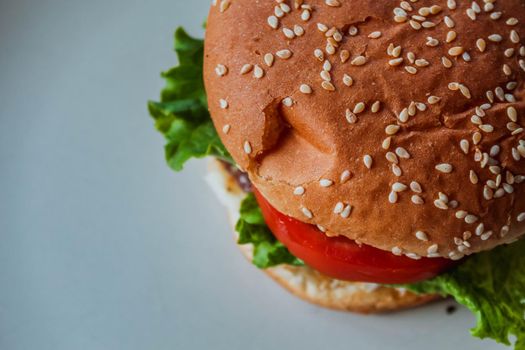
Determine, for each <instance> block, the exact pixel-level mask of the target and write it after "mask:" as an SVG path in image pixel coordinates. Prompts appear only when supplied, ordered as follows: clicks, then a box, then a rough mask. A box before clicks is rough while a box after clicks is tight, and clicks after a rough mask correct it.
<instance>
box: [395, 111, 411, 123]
mask: <svg viewBox="0 0 525 350" xmlns="http://www.w3.org/2000/svg"><path fill="white" fill-rule="evenodd" d="M408 117H409V115H408V109H407V108H405V109H403V110H402V111H401V113H399V116H398V117H397V118H398V119H399V121H400V122H401V123H406V122H407V121H408Z"/></svg>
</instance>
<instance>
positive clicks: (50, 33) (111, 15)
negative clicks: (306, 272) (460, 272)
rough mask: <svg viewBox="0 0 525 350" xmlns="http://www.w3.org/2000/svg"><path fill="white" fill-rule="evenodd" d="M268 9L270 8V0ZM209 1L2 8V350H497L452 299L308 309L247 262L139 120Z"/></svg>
mask: <svg viewBox="0 0 525 350" xmlns="http://www.w3.org/2000/svg"><path fill="white" fill-rule="evenodd" d="M268 1H270V0H268ZM207 9H208V2H207V1H195V0H192V1H189V0H188V1H180V0H170V1H167V0H155V1H133V0H129V1H124V0H120V1H119V0H90V1H80V0H69V1H66V0H63V1H60V0H40V1H35V0H33V1H30V0H11V1H7V0H0V196H1V197H0V238H1V240H0V349H2V350H4V349H5V350H22V349H28V350H29V349H31V350H33V349H39V350H47V349H49V350H51V349H52V350H62V349H64V350H66V349H68V350H82V349H90V350H102V349H111V350H119V349H123V350H134V349H137V350H138V349H144V350H163V349H166V350H168V349H170V350H172V349H216V350H219V349H225V350H231V349H266V350H270V349H303V350H307V349H331V350H332V349H333V350H336V349H381V350H384V349H405V350H406V349H462V350H467V349H480V348H483V349H495V348H499V347H496V346H495V345H494V344H493V343H492V342H491V341H485V342H482V341H478V340H474V339H472V338H471V337H470V335H469V334H468V329H469V327H470V326H472V325H473V324H474V318H473V316H471V315H470V314H469V313H468V312H467V311H466V310H464V309H460V310H458V312H456V313H454V314H453V315H446V313H445V308H446V306H447V305H449V304H451V302H444V303H438V304H435V305H433V306H429V307H425V308H422V309H418V310H415V311H409V312H403V313H399V314H395V315H388V316H368V317H363V316H357V315H352V314H347V313H340V312H333V311H328V310H323V309H320V308H317V307H315V306H311V305H309V304H306V303H304V302H302V301H300V300H298V299H296V298H294V297H291V296H290V295H289V294H288V293H287V292H285V291H284V290H282V289H280V288H279V287H277V286H276V285H275V284H274V283H273V282H272V281H270V280H269V279H268V278H267V277H266V276H265V275H264V274H263V273H261V272H259V271H257V270H256V269H255V268H254V267H252V266H251V265H250V264H248V263H247V262H246V261H244V259H243V258H242V257H241V255H240V254H239V253H238V251H237V248H236V247H235V245H234V244H233V241H232V235H231V229H230V228H229V226H228V223H227V219H226V215H225V213H224V212H223V210H222V208H221V207H220V206H219V205H218V203H217V201H216V200H215V199H214V198H213V196H212V195H211V192H210V190H209V189H208V188H207V187H206V185H205V183H204V181H203V179H202V177H203V175H204V174H205V168H206V165H205V162H202V161H194V162H192V163H191V164H190V165H189V166H188V167H187V169H186V171H184V172H182V173H180V174H175V173H173V172H172V171H170V170H169V169H168V167H167V166H166V165H165V162H164V159H163V152H162V145H163V141H162V138H161V136H160V135H159V134H157V133H156V132H155V130H154V128H153V124H152V121H151V120H150V118H149V117H148V114H147V110H146V101H147V100H148V99H154V98H157V96H158V92H159V91H160V88H161V86H162V81H161V79H160V78H159V72H160V70H161V69H167V68H168V67H170V66H172V65H173V64H174V63H175V58H174V57H175V56H174V54H173V53H172V51H171V48H172V45H173V44H172V33H173V31H174V29H175V27H176V26H178V25H184V26H185V27H186V28H188V29H189V30H190V32H191V33H193V34H195V35H199V36H202V35H203V32H202V29H201V23H202V22H203V20H204V19H205V17H206V15H207Z"/></svg>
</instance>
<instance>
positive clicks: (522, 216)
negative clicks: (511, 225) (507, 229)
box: [516, 212, 525, 222]
mask: <svg viewBox="0 0 525 350" xmlns="http://www.w3.org/2000/svg"><path fill="white" fill-rule="evenodd" d="M516 220H518V222H523V221H525V212H523V213H519V214H518V216H517V217H516Z"/></svg>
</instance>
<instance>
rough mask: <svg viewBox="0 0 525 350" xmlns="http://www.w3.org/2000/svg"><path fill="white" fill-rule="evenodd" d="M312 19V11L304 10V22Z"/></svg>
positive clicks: (302, 14)
mask: <svg viewBox="0 0 525 350" xmlns="http://www.w3.org/2000/svg"><path fill="white" fill-rule="evenodd" d="M310 17H311V13H310V11H308V10H303V12H301V19H302V20H303V21H304V22H307V21H308V20H309V19H310Z"/></svg>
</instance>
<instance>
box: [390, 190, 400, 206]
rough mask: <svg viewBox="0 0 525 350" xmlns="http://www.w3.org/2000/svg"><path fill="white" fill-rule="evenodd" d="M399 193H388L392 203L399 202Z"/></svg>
mask: <svg viewBox="0 0 525 350" xmlns="http://www.w3.org/2000/svg"><path fill="white" fill-rule="evenodd" d="M397 198H398V196H397V193H396V192H394V191H392V192H390V194H389V195H388V201H389V202H390V203H391V204H395V203H397Z"/></svg>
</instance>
